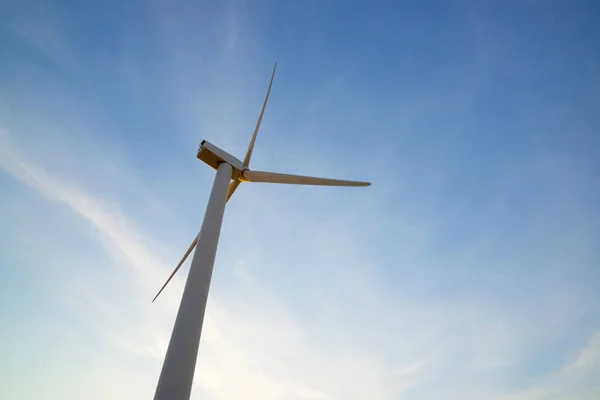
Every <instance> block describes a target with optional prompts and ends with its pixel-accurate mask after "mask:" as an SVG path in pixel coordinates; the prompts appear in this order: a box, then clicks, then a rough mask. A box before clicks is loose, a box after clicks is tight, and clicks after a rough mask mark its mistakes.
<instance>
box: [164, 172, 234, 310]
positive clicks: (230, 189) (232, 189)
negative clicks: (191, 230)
mask: <svg viewBox="0 0 600 400" xmlns="http://www.w3.org/2000/svg"><path fill="white" fill-rule="evenodd" d="M240 183H242V182H240V181H238V180H235V181H233V182H231V183H230V184H229V192H228V193H227V200H229V198H230V197H231V196H232V195H233V192H235V189H237V188H238V186H240ZM197 243H198V236H196V238H195V239H194V241H193V242H192V244H190V247H189V248H188V249H187V251H186V252H185V254H184V255H183V258H182V259H181V261H179V264H177V267H175V269H174V270H173V272H171V275H169V279H167V281H166V282H165V284H164V285H163V286H162V287H161V288H160V290H159V291H158V293H157V294H156V296H154V298H153V299H152V302H153V303H154V300H156V298H157V297H158V295H159V294H161V292H162V291H163V289H164V288H165V287H166V286H167V284H168V283H169V282H170V281H171V279H172V278H173V277H174V276H175V274H176V273H177V271H178V270H179V268H180V267H181V266H182V265H183V263H184V262H185V260H186V259H187V258H188V256H189V255H190V253H191V252H192V250H194V247H196V244H197Z"/></svg>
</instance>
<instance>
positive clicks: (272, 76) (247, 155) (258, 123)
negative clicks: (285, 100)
mask: <svg viewBox="0 0 600 400" xmlns="http://www.w3.org/2000/svg"><path fill="white" fill-rule="evenodd" d="M276 69H277V63H275V66H274V67H273V73H272V74H271V81H270V82H269V89H267V95H266V97H265V101H264V103H263V106H262V109H261V110H260V115H259V116H258V121H257V122H256V128H254V133H253V134H252V139H251V140H250V145H249V146H248V152H247V153H246V156H245V157H244V165H245V166H248V165H250V158H251V157H252V151H253V150H254V143H255V142H256V135H258V130H259V129H260V123H261V122H262V118H263V115H264V114H265V108H266V107H267V101H269V94H270V93H271V86H273V78H275V70H276Z"/></svg>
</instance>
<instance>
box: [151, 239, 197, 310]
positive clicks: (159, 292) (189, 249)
mask: <svg viewBox="0 0 600 400" xmlns="http://www.w3.org/2000/svg"><path fill="white" fill-rule="evenodd" d="M196 243H198V236H196V237H195V238H194V241H193V242H192V244H191V245H190V247H189V248H188V249H187V251H186V252H185V254H184V255H183V258H182V259H181V261H179V264H177V266H176V267H175V269H174V270H173V272H171V275H169V278H168V279H167V281H166V282H165V284H164V285H162V287H161V288H160V290H159V291H158V293H157V294H156V296H154V298H153V299H152V302H153V303H154V300H156V298H157V297H158V295H159V294H161V292H162V291H163V289H164V288H165V287H166V286H167V284H168V283H169V282H170V281H171V279H172V278H173V276H175V273H177V271H178V270H179V268H180V267H181V265H182V264H183V263H184V262H185V260H186V258H188V256H189V255H190V253H191V252H192V250H193V249H194V247H196Z"/></svg>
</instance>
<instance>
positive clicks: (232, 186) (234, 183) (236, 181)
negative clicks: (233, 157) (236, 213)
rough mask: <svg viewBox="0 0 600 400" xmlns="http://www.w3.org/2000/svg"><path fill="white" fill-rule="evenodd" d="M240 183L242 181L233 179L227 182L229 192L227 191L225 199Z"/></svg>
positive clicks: (231, 194)
mask: <svg viewBox="0 0 600 400" xmlns="http://www.w3.org/2000/svg"><path fill="white" fill-rule="evenodd" d="M240 183H242V182H240V181H238V180H235V181H233V182H231V183H230V184H229V192H228V193H227V201H229V199H230V198H231V196H233V192H235V189H237V188H238V186H240Z"/></svg>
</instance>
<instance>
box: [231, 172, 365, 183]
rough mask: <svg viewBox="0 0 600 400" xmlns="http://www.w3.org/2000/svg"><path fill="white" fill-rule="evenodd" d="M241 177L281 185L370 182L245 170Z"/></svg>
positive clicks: (250, 180)
mask: <svg viewBox="0 0 600 400" xmlns="http://www.w3.org/2000/svg"><path fill="white" fill-rule="evenodd" d="M242 175H243V178H244V180H246V181H248V182H265V183H283V184H290V185H321V186H369V185H370V184H371V183H370V182H358V181H343V180H340V179H329V178H315V177H312V176H302V175H290V174H278V173H275V172H265V171H251V170H245V171H244V172H243V174H242Z"/></svg>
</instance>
